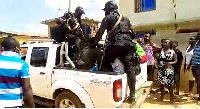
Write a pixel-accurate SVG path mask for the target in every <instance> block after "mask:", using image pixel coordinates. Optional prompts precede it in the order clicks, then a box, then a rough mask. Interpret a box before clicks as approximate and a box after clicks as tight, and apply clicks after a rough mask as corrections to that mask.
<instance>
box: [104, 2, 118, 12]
mask: <svg viewBox="0 0 200 109" xmlns="http://www.w3.org/2000/svg"><path fill="white" fill-rule="evenodd" d="M114 9H118V6H117V4H116V3H115V2H114V1H108V2H107V3H106V4H105V7H104V9H102V10H104V11H112V10H114Z"/></svg>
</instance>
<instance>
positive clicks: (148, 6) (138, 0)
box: [135, 0, 156, 13]
mask: <svg viewBox="0 0 200 109" xmlns="http://www.w3.org/2000/svg"><path fill="white" fill-rule="evenodd" d="M155 9H156V0H135V12H136V13H139V12H145V11H151V10H155Z"/></svg>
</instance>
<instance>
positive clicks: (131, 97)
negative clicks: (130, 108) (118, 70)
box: [127, 90, 135, 104]
mask: <svg viewBox="0 0 200 109" xmlns="http://www.w3.org/2000/svg"><path fill="white" fill-rule="evenodd" d="M134 102H135V90H130V95H129V97H128V99H127V103H129V104H133V103H134Z"/></svg>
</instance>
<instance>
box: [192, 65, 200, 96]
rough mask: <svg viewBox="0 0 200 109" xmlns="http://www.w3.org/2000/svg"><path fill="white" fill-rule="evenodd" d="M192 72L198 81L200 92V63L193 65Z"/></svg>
mask: <svg viewBox="0 0 200 109" xmlns="http://www.w3.org/2000/svg"><path fill="white" fill-rule="evenodd" d="M192 74H193V76H194V78H195V82H196V83H197V93H200V65H194V66H192Z"/></svg>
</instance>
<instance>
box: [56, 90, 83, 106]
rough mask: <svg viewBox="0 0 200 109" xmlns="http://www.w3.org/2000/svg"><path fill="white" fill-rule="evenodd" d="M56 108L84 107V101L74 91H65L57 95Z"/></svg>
mask: <svg viewBox="0 0 200 109" xmlns="http://www.w3.org/2000/svg"><path fill="white" fill-rule="evenodd" d="M55 108H82V103H81V101H80V100H79V98H78V97H77V96H76V95H75V94H74V93H72V92H70V91H64V92H61V93H60V94H59V95H58V96H57V97H56V100H55Z"/></svg>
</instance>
